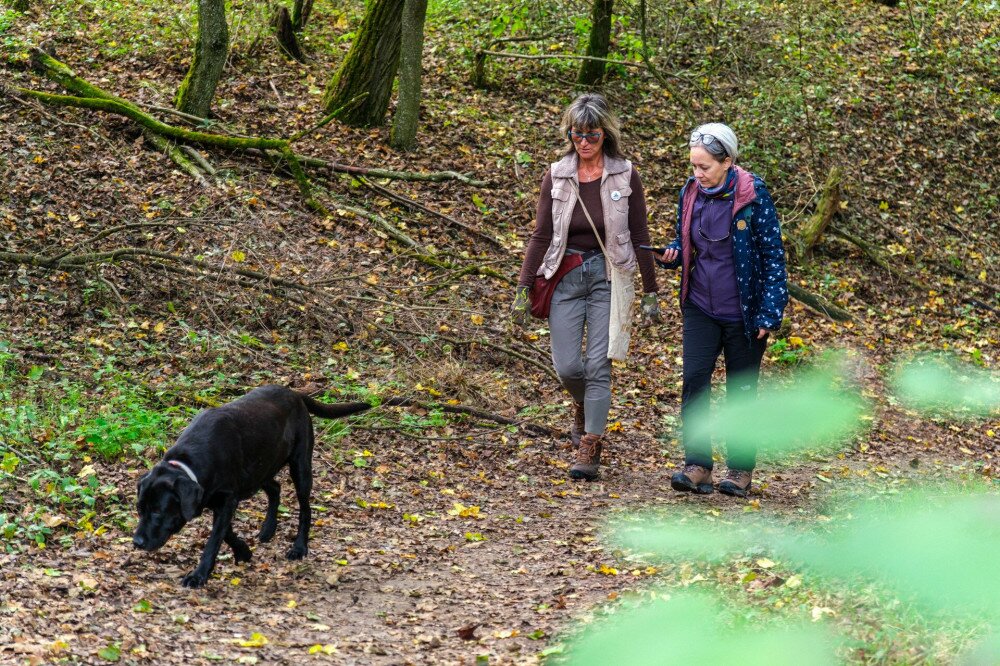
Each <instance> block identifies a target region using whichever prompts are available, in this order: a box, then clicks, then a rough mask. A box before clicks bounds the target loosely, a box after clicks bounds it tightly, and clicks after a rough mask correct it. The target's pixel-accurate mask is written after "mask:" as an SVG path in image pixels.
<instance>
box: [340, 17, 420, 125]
mask: <svg viewBox="0 0 1000 666" xmlns="http://www.w3.org/2000/svg"><path fill="white" fill-rule="evenodd" d="M403 3H404V0H371V2H370V3H369V5H368V11H367V13H366V14H365V18H364V20H362V22H361V27H360V28H358V34H357V36H356V37H355V38H354V43H353V44H351V49H350V51H348V52H347V57H346V58H344V62H343V64H341V66H340V69H338V70H337V73H336V74H334V75H333V78H332V79H331V80H330V84H329V85H328V86H327V88H326V95H325V96H324V97H323V105H324V107H325V108H326V110H327V112H331V111H333V110H334V109H338V108H340V107H342V106H345V105H347V104H348V103H349V102H351V100H353V99H355V98H356V97H358V96H359V95H364V98H363V99H362V100H361V102H360V103H358V104H355V105H354V106H352V107H349V108H347V109H345V111H344V113H343V114H342V115H341V116H340V118H341V120H342V121H343V122H345V123H347V124H348V125H354V126H356V127H374V126H376V125H379V124H381V123H382V121H383V119H384V118H385V112H386V110H387V109H388V108H389V98H390V97H391V96H392V82H393V80H394V79H395V78H396V70H397V69H398V68H399V47H400V35H401V32H402V17H403Z"/></svg>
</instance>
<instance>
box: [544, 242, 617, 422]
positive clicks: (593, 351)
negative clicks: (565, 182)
mask: <svg viewBox="0 0 1000 666" xmlns="http://www.w3.org/2000/svg"><path fill="white" fill-rule="evenodd" d="M610 320H611V283H610V282H608V281H607V280H606V279H605V265H604V255H601V254H598V255H596V256H594V257H591V258H590V259H588V260H586V261H585V262H584V263H583V265H582V266H577V267H576V268H574V269H573V270H571V271H570V272H569V273H567V274H566V275H565V276H563V279H562V280H560V281H559V284H558V285H556V289H555V291H554V292H553V294H552V307H551V309H550V310H549V331H550V335H551V336H552V365H553V366H555V369H556V374H557V375H559V381H561V382H562V385H563V386H564V387H566V390H567V391H569V393H570V395H572V396H573V400H575V401H576V402H582V403H583V407H584V412H585V413H586V417H587V419H586V431H587V432H588V433H593V434H597V435H603V434H604V427H605V426H606V425H607V423H608V410H609V409H611V359H609V358H608V324H609V322H610ZM585 330H586V334H587V348H586V351H584V350H583V337H584V331H585Z"/></svg>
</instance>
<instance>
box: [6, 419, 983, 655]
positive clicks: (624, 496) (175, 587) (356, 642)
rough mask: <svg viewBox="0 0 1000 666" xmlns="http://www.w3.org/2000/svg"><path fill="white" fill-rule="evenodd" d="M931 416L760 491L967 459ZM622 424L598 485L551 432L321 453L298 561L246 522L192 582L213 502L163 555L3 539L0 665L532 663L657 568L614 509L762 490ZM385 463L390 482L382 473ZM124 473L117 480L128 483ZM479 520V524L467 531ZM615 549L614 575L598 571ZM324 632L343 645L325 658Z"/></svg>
mask: <svg viewBox="0 0 1000 666" xmlns="http://www.w3.org/2000/svg"><path fill="white" fill-rule="evenodd" d="M916 423H917V422H916V421H914V420H911V417H908V416H907V415H906V414H905V413H901V412H897V411H887V412H885V413H883V414H882V418H881V419H880V421H879V423H878V425H877V426H876V427H875V428H874V429H873V430H872V432H871V433H870V437H869V438H868V440H867V446H865V447H862V448H864V449H866V450H865V451H864V452H862V451H857V450H853V451H850V450H849V451H847V452H846V453H845V454H844V457H843V458H842V459H841V458H838V456H837V455H836V454H833V455H831V456H828V457H825V458H822V459H819V460H812V461H808V462H806V463H805V464H802V465H798V466H794V467H782V468H777V467H768V466H764V467H762V468H761V469H760V470H759V471H758V474H757V479H758V480H759V482H760V487H761V488H762V490H758V492H757V493H756V494H755V496H754V497H753V498H752V500H753V501H754V504H753V505H752V508H754V509H755V510H759V511H761V512H764V513H781V514H788V513H797V514H800V515H805V516H808V515H810V514H812V513H814V512H815V508H814V507H815V502H814V500H815V499H816V498H817V497H819V496H821V495H822V494H824V493H826V491H827V490H828V489H829V488H831V487H833V486H836V485H837V482H838V480H839V479H843V478H847V477H850V476H851V475H852V474H855V473H859V474H861V475H865V476H867V475H868V473H869V472H870V471H871V470H873V469H875V470H880V471H877V474H878V475H882V476H885V477H889V476H895V475H897V474H899V473H903V474H905V473H910V472H914V470H916V469H920V468H922V469H924V470H929V469H931V468H933V467H934V466H935V461H937V462H938V463H940V459H941V457H942V456H944V457H946V458H947V457H954V447H955V445H956V444H955V442H954V441H953V439H954V438H955V437H958V436H959V435H958V433H956V432H955V431H954V430H953V429H952V428H951V427H949V426H947V425H935V424H933V423H925V424H924V427H923V429H922V431H921V432H919V435H920V437H919V438H920V440H922V441H920V442H913V441H909V440H907V438H906V435H905V434H903V433H909V432H912V433H913V435H910V436H915V435H917V434H918V433H917V432H916V431H914V430H912V428H913V427H914V426H915V425H916ZM360 436H361V435H360V432H356V433H355V434H354V435H352V437H356V438H357V437H360ZM612 437H613V438H612V445H611V446H610V447H609V450H610V452H611V455H610V460H609V464H608V465H607V466H606V468H605V471H604V475H603V477H602V479H601V481H600V482H597V483H589V484H588V483H574V482H570V481H564V478H565V466H566V462H565V461H566V460H568V459H569V457H570V456H569V452H568V451H566V450H560V449H558V448H556V447H554V446H553V445H552V444H551V442H547V441H536V442H534V443H532V444H530V445H528V446H525V447H524V448H518V447H517V446H515V445H513V444H512V443H511V444H506V445H501V444H499V443H496V444H490V445H482V444H480V445H476V446H470V447H467V448H461V449H459V448H451V449H449V450H450V454H443V453H437V451H439V450H440V447H438V446H429V445H428V446H424V447H422V449H421V448H420V447H418V448H417V456H418V458H421V459H419V460H418V461H417V462H416V463H415V462H414V458H413V456H414V453H413V451H409V450H407V448H406V446H407V445H410V446H412V443H409V444H407V443H405V442H403V441H401V440H396V441H392V440H390V441H389V442H387V443H385V444H383V445H382V446H381V447H380V448H379V453H378V456H377V459H378V467H377V468H375V469H369V468H365V469H355V468H351V469H350V470H349V471H343V470H345V468H344V467H343V466H340V467H336V466H335V464H334V462H333V460H332V459H331V456H330V453H329V452H328V451H326V450H321V451H319V452H318V457H319V460H318V461H317V470H318V471H317V475H318V478H317V484H316V490H315V494H314V503H315V504H316V505H319V506H322V507H324V508H325V509H327V510H326V512H325V513H320V514H318V515H319V518H318V520H317V521H316V526H315V528H314V532H313V540H312V543H311V552H310V554H309V556H308V558H307V559H306V560H304V561H302V562H295V563H290V562H288V561H286V560H285V559H284V557H283V555H284V550H285V548H286V544H287V543H288V542H289V541H290V539H291V536H292V530H293V523H294V520H293V519H292V516H290V515H283V516H282V519H281V521H280V526H279V532H278V535H277V537H276V538H275V540H274V541H273V542H272V543H269V544H264V545H257V544H256V542H255V541H254V540H253V539H250V543H251V546H252V547H253V550H254V560H253V561H252V562H251V563H250V564H247V565H239V566H237V565H234V563H233V561H232V558H231V556H230V555H229V554H228V553H226V554H225V555H224V556H223V557H222V558H221V559H220V561H219V563H218V565H217V567H216V570H215V574H216V575H215V576H214V577H213V578H212V579H211V580H210V581H209V583H208V585H207V586H206V587H205V588H204V589H201V590H196V591H191V590H185V589H183V588H181V587H180V586H179V584H178V581H179V579H180V577H181V576H182V575H183V574H184V573H186V571H187V570H188V569H189V568H191V567H193V566H194V563H195V561H196V558H197V555H198V553H199V552H200V548H201V547H202V545H203V543H204V539H205V537H206V536H207V531H208V525H207V524H206V521H205V520H204V519H199V520H197V521H196V522H195V523H194V525H193V526H189V528H188V529H186V530H185V531H184V532H182V533H181V535H179V536H178V537H177V538H175V539H174V540H172V541H171V542H170V543H169V544H168V545H167V546H166V547H165V548H164V549H163V550H162V551H160V552H159V553H156V554H154V555H152V556H149V555H146V554H143V553H139V552H136V551H133V550H132V549H131V543H130V538H129V535H127V534H124V533H120V532H118V533H113V532H109V533H106V534H104V535H103V536H102V537H94V538H92V539H90V540H89V541H87V540H80V541H78V542H77V543H78V545H77V546H75V547H74V548H73V549H72V550H68V551H66V550H59V549H58V548H53V549H50V550H42V551H33V552H26V553H21V554H18V555H8V556H5V557H4V558H3V559H0V571H2V573H0V577H2V581H3V582H2V585H3V603H2V605H0V613H2V614H3V627H4V629H3V630H2V633H0V639H2V640H0V644H2V647H0V663H48V662H49V660H51V659H53V658H54V657H56V656H57V655H58V656H64V657H66V658H67V659H68V661H69V662H71V663H72V662H86V663H104V660H103V659H102V658H101V657H99V656H98V652H99V650H101V649H102V648H104V647H106V646H107V645H108V644H109V643H113V642H120V647H121V661H122V663H156V664H210V663H214V662H217V661H220V660H221V661H223V662H230V661H238V660H241V661H242V663H266V664H299V663H304V662H306V663H307V662H308V661H311V660H313V659H317V660H320V659H323V660H327V661H329V662H330V663H342V664H432V663H455V664H459V663H469V664H471V663H474V662H475V659H476V657H477V656H478V655H490V663H531V662H533V661H535V660H536V654H537V653H538V651H539V650H541V649H543V648H544V647H545V646H546V645H547V644H549V643H550V641H551V640H552V638H553V636H554V635H556V634H557V633H558V632H560V631H561V630H564V629H566V628H568V627H569V626H570V625H571V623H572V621H573V620H574V618H577V617H579V616H581V615H582V614H585V613H587V612H588V611H589V610H592V609H593V608H594V607H595V606H596V605H598V604H600V603H602V602H605V601H607V600H608V599H609V598H615V597H616V596H617V595H618V594H620V593H622V592H623V591H624V590H626V589H628V588H633V587H636V586H640V585H646V584H651V583H655V581H656V576H648V575H646V574H645V572H644V569H643V568H642V567H641V566H638V568H636V569H634V570H632V569H630V565H629V564H628V563H627V562H625V563H623V562H622V561H621V560H620V559H619V558H616V554H615V553H612V550H613V548H614V547H613V546H612V545H611V544H608V543H607V542H606V541H605V540H604V539H603V537H602V534H601V529H602V526H603V524H604V519H605V518H606V517H607V516H608V515H609V513H610V512H613V511H616V510H622V509H629V510H634V509H640V508H643V507H659V508H662V507H664V506H671V505H678V506H685V507H691V506H695V507H697V506H704V507H706V508H711V509H716V510H718V511H721V512H723V514H738V513H742V512H743V511H744V510H745V509H746V507H747V506H748V503H747V501H745V500H736V499H734V498H729V497H724V496H722V495H719V494H715V495H711V496H708V497H692V496H687V495H678V494H676V493H674V492H673V491H671V490H670V489H669V484H668V480H669V474H670V471H671V469H672V468H671V466H670V465H671V464H673V463H674V462H676V461H675V460H674V459H675V458H676V457H677V456H676V451H671V455H670V457H669V458H665V457H664V456H663V454H662V449H663V446H664V444H663V443H662V442H660V441H657V440H655V439H653V438H652V437H650V436H649V435H647V434H644V433H642V432H636V431H633V432H628V430H627V428H626V431H625V432H623V433H618V434H616V435H613V436H612ZM961 445H962V446H963V447H965V448H966V450H968V451H971V452H972V454H973V455H984V452H985V449H986V447H989V446H991V444H990V443H989V442H988V441H987V440H986V439H985V438H983V439H981V440H977V439H976V438H975V437H971V438H970V437H968V436H967V435H966V434H964V433H963V434H962V435H961ZM321 448H322V447H321ZM432 451H433V452H435V453H431V452H432ZM985 455H990V454H989V453H985ZM435 470H448V474H447V475H444V474H439V473H438V472H436V471H435ZM819 476H823V477H824V478H829V480H830V481H831V483H826V482H824V481H823V480H821V479H819ZM376 478H377V479H379V481H378V482H377V483H376V484H375V485H383V486H384V487H382V488H376V489H373V487H372V485H373V480H374V479H376ZM871 480H874V481H875V482H876V483H878V482H879V479H878V478H877V477H872V479H871ZM127 483H128V482H127V481H125V480H123V481H122V483H121V487H120V491H121V492H122V493H123V494H125V495H126V496H128V495H129V493H130V492H131V488H130V487H128V485H127ZM285 495H288V488H285ZM285 499H286V501H289V498H288V497H286V498H285ZM358 499H362V500H364V501H366V502H368V503H369V506H368V508H363V507H362V506H360V505H359V503H358V502H357V500H358ZM456 503H457V504H461V505H462V506H464V507H467V508H468V507H479V517H478V518H476V517H471V516H469V517H462V516H459V515H449V514H448V511H449V510H451V511H456V510H458V509H459V507H457V506H456ZM383 506H384V507H387V508H377V507H383ZM262 509H263V501H262V500H261V499H256V500H255V501H253V502H250V503H248V504H246V505H245V506H244V510H243V511H242V512H241V514H240V516H239V517H238V522H237V532H238V533H240V534H243V535H252V534H255V533H256V529H257V527H258V525H259V520H260V518H261V516H262V513H261V512H262ZM474 512H475V511H474V510H472V513H474ZM467 513H468V511H467ZM404 514H405V515H406V516H409V517H410V518H409V519H406V518H404ZM435 514H436V515H435ZM477 535H482V537H483V540H482V541H470V539H477V538H479V537H478V536H477ZM602 565H603V566H606V567H614V568H616V569H617V571H618V573H617V575H605V574H602V573H601V567H602ZM631 566H637V565H634V564H632V565H631ZM668 566H669V565H668ZM463 628H464V629H465V631H464V632H461V631H459V630H460V629H463ZM462 633H464V634H465V636H466V638H468V639H470V640H466V639H463V638H462V636H461V635H460V634H462ZM255 634H259V635H262V636H263V637H264V639H266V641H267V642H266V644H264V639H261V638H259V637H255V636H254V635H255ZM241 642H244V643H247V644H248V645H247V646H243V645H241V644H240V643H241ZM317 645H318V646H335V648H336V651H335V652H334V653H332V654H330V655H325V654H321V655H318V656H310V655H309V650H310V648H312V647H313V646H317ZM328 649H330V648H328ZM255 660H256V661H255Z"/></svg>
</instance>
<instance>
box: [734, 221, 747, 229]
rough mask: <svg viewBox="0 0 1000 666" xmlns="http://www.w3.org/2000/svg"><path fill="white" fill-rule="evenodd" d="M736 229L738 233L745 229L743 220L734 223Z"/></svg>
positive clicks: (745, 225)
mask: <svg viewBox="0 0 1000 666" xmlns="http://www.w3.org/2000/svg"><path fill="white" fill-rule="evenodd" d="M736 228H737V229H739V230H740V231H743V230H744V229H746V228H747V223H746V222H745V221H744V220H740V221H739V222H737V223H736Z"/></svg>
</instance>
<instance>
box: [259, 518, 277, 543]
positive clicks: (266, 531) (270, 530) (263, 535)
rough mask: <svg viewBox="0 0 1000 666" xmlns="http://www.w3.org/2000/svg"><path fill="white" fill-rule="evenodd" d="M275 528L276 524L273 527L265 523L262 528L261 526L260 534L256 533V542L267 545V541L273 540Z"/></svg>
mask: <svg viewBox="0 0 1000 666" xmlns="http://www.w3.org/2000/svg"><path fill="white" fill-rule="evenodd" d="M276 527H277V525H276V524H275V525H268V524H267V523H265V524H264V525H263V526H261V528H260V532H258V533H257V541H258V542H259V543H267V542H268V541H270V540H271V539H273V538H274V530H275V528H276Z"/></svg>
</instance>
